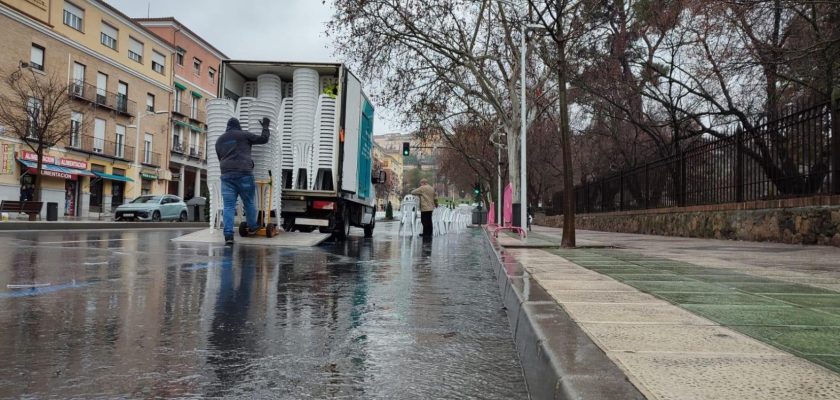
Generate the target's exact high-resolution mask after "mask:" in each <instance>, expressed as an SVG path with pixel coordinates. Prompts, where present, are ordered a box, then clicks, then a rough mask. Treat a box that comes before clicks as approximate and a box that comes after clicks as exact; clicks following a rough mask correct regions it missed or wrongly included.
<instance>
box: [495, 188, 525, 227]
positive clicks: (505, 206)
mask: <svg viewBox="0 0 840 400" xmlns="http://www.w3.org/2000/svg"><path fill="white" fill-rule="evenodd" d="M502 200H503V202H502V221H501V222H502V224H501V225H500V226H498V227H496V229H495V230H494V231H493V235H494V236H495V237H499V232H501V231H511V232H516V233H517V234H519V236H520V237H523V238H524V237H528V232H527V231H526V230H525V229H522V228H520V227H518V226H513V187H512V186H511V185H510V184H509V183H508V185H507V186H506V187H505V192H504V195H503V196H502Z"/></svg>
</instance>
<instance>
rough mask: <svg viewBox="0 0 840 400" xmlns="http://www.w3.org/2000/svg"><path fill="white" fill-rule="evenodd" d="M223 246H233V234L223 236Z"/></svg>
mask: <svg viewBox="0 0 840 400" xmlns="http://www.w3.org/2000/svg"><path fill="white" fill-rule="evenodd" d="M225 246H233V236H226V237H225Z"/></svg>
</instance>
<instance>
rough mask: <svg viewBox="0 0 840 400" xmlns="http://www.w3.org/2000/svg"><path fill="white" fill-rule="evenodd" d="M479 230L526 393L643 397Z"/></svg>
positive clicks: (567, 396) (547, 396) (561, 396)
mask: <svg viewBox="0 0 840 400" xmlns="http://www.w3.org/2000/svg"><path fill="white" fill-rule="evenodd" d="M482 231H483V232H484V237H485V238H486V239H487V242H486V243H487V245H486V246H485V254H486V256H487V259H488V262H489V263H490V265H492V266H493V267H494V269H495V271H496V278H497V280H498V283H499V290H500V294H501V296H502V302H503V304H504V306H505V309H506V313H507V316H508V321H509V322H510V327H511V331H512V333H513V341H514V345H515V346H516V352H517V354H518V356H519V361H520V364H521V365H522V372H523V375H524V376H525V383H526V384H527V386H528V392H529V394H530V397H531V398H532V399H645V396H643V395H642V393H641V392H639V390H638V389H637V388H636V387H635V386H634V385H633V384H632V383H630V381H629V380H628V378H627V376H626V375H625V374H624V372H622V371H621V369H619V367H618V366H616V365H615V363H613V362H612V361H611V360H610V359H609V358H608V357H607V355H606V354H605V353H604V352H603V350H601V348H599V347H598V346H597V345H596V344H595V343H594V342H593V341H592V339H590V338H589V336H588V335H587V334H586V333H585V332H583V330H582V329H581V328H580V327H579V326H578V325H577V324H576V323H575V322H574V321H573V320H572V318H571V317H570V316H569V315H568V314H567V313H566V312H565V311H564V310H563V308H562V307H561V306H560V305H559V304H557V302H556V301H554V299H553V298H552V297H551V296H550V295H549V294H548V293H547V292H546V291H545V290H544V289H543V288H542V287H541V286H540V285H539V284H537V283H536V282H535V281H533V280H532V279H531V277H530V275H529V274H528V273H527V272H525V271H524V269H523V268H522V265H520V264H519V263H518V262H517V261H516V260H514V259H513V258H512V257H510V256H508V255H506V254H504V252H503V250H502V249H501V248H500V246H499V245H498V243H497V242H496V240H495V239H494V238H493V237H492V235H489V234H488V233H487V231H486V230H484V229H482Z"/></svg>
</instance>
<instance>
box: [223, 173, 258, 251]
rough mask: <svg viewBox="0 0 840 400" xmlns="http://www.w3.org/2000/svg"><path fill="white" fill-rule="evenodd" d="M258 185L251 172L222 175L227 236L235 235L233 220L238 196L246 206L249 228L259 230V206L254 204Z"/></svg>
mask: <svg viewBox="0 0 840 400" xmlns="http://www.w3.org/2000/svg"><path fill="white" fill-rule="evenodd" d="M256 192H257V187H256V183H255V182H254V176H253V175H251V174H237V173H227V174H224V175H222V199H224V202H225V214H224V224H225V228H224V232H225V238H231V237H233V230H234V226H233V220H234V217H235V214H236V198H237V197H239V198H241V199H242V204H243V205H244V206H245V219H246V220H247V221H248V228H249V229H251V230H252V231H255V230H257V228H259V226H257V207H256V205H255V204H254V197H255V196H256Z"/></svg>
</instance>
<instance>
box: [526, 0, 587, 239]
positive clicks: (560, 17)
mask: <svg viewBox="0 0 840 400" xmlns="http://www.w3.org/2000/svg"><path fill="white" fill-rule="evenodd" d="M528 4H529V5H530V8H531V10H532V11H533V12H534V13H535V14H536V22H538V23H539V24H540V25H542V27H543V29H545V30H546V31H547V32H548V36H549V37H550V38H551V40H552V41H553V42H554V46H555V49H554V65H553V67H554V69H555V71H556V76H555V77H554V79H555V80H556V84H557V103H556V104H557V108H558V111H557V113H558V115H559V123H558V124H557V127H558V135H559V137H560V148H561V156H562V158H563V193H564V198H563V237H562V239H561V242H560V245H561V246H563V247H575V245H576V244H575V243H576V240H575V195H574V186H575V183H574V167H573V160H572V128H571V122H570V120H569V90H568V85H569V82H570V77H571V75H572V71H571V70H570V62H569V54H570V52H572V54H574V53H575V52H577V50H578V47H579V45H580V43H579V39H580V38H581V37H582V36H583V35H584V34H585V33H586V32H587V31H588V29H589V26H588V19H589V17H590V14H591V12H592V11H593V10H594V9H595V7H596V6H597V5H599V4H600V3H599V2H597V1H591V0H545V1H540V0H528Z"/></svg>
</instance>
